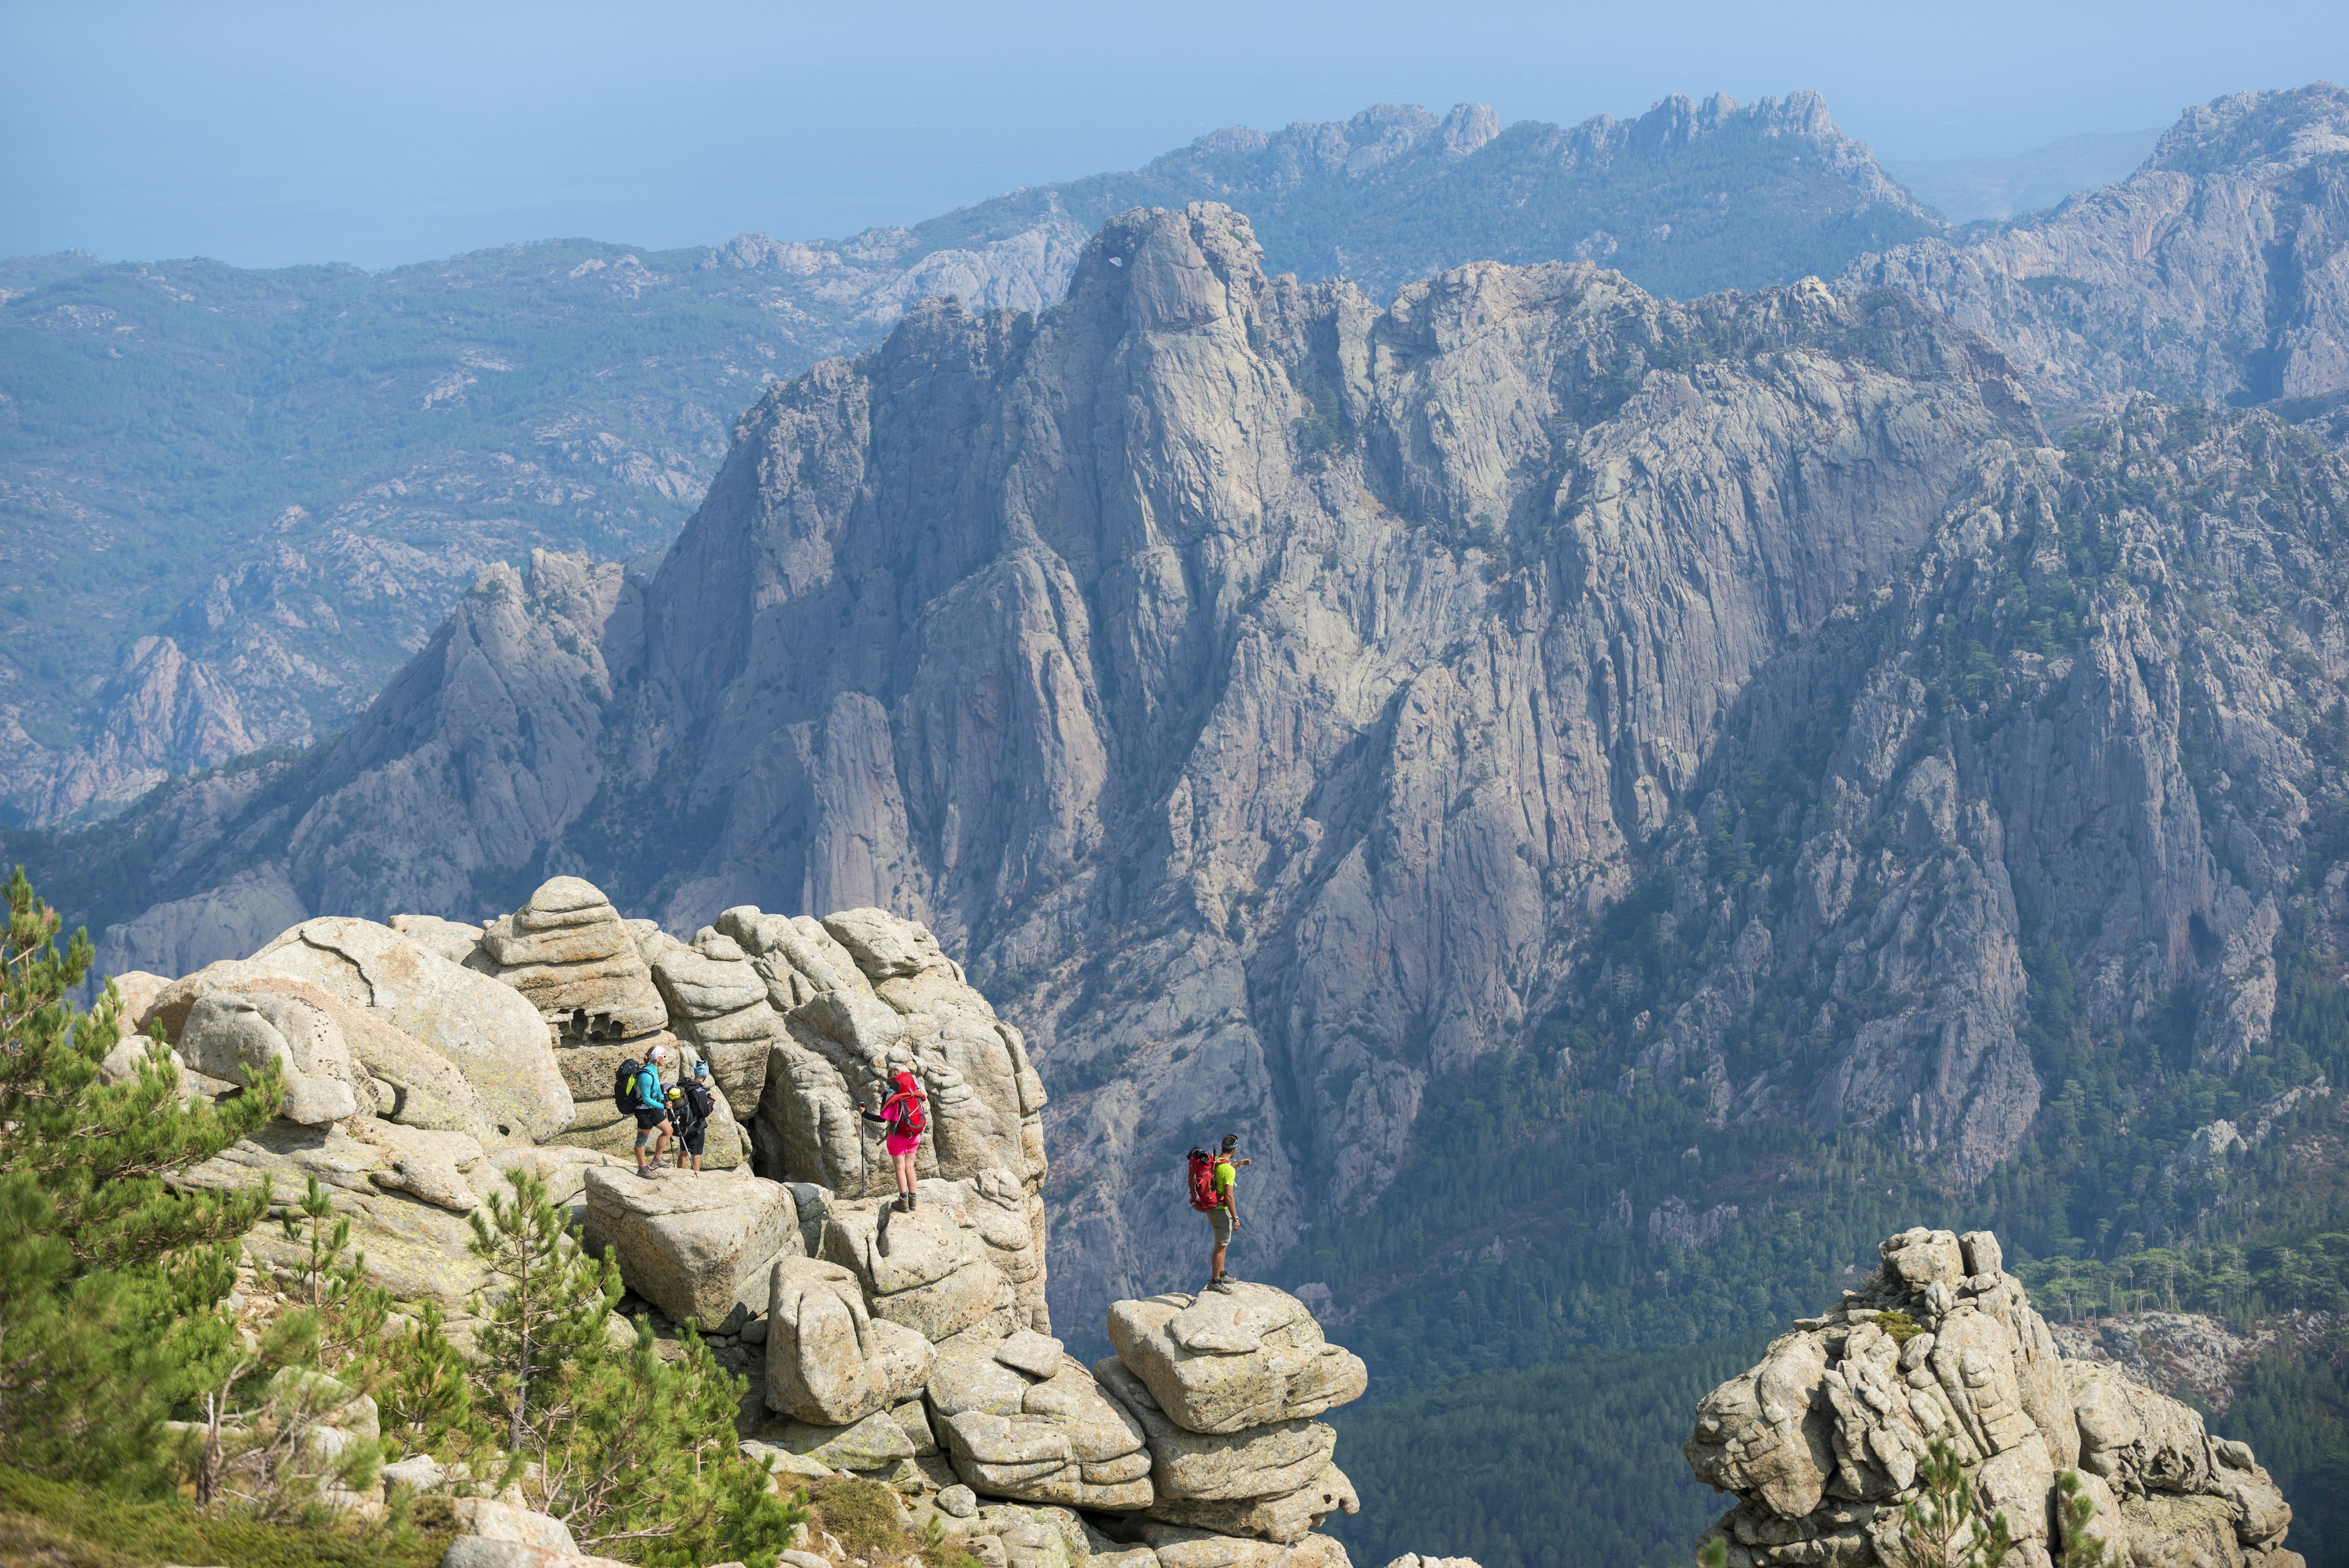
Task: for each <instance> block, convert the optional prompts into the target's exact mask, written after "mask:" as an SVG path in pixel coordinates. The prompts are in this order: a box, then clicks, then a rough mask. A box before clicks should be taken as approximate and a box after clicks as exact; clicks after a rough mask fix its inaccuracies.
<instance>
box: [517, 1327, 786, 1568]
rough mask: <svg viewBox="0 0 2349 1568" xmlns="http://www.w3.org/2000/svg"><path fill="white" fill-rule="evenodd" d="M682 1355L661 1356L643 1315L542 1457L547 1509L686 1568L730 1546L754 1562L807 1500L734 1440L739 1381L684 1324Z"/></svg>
mask: <svg viewBox="0 0 2349 1568" xmlns="http://www.w3.org/2000/svg"><path fill="white" fill-rule="evenodd" d="M682 1345H683V1348H684V1354H683V1355H681V1356H679V1357H678V1359H677V1360H675V1361H673V1362H672V1361H664V1360H663V1359H662V1358H661V1355H660V1351H659V1342H658V1341H657V1340H656V1339H655V1338H654V1337H653V1334H652V1331H651V1330H650V1329H649V1328H648V1327H647V1326H646V1325H645V1324H642V1323H639V1324H637V1326H636V1343H635V1344H634V1345H631V1346H630V1347H629V1348H628V1350H627V1351H626V1354H624V1355H614V1356H608V1357H605V1359H604V1360H603V1362H602V1364H601V1365H600V1366H596V1367H595V1369H594V1371H593V1372H592V1373H591V1374H590V1375H589V1376H587V1378H586V1379H585V1386H584V1387H582V1388H581V1389H580V1391H579V1394H578V1396H577V1402H576V1407H577V1416H576V1418H575V1419H574V1420H573V1421H572V1422H571V1423H570V1425H569V1428H568V1430H567V1431H566V1432H565V1433H564V1441H562V1442H561V1443H560V1444H559V1445H551V1446H550V1448H549V1449H548V1450H547V1452H546V1454H545V1456H544V1469H543V1483H542V1484H543V1485H544V1486H545V1488H546V1489H547V1491H548V1494H549V1495H548V1503H549V1507H550V1511H557V1512H561V1513H562V1514H563V1515H564V1517H565V1518H566V1519H567V1520H568V1521H569V1522H570V1524H571V1529H572V1533H573V1534H574V1536H575V1537H576V1538H577V1539H578V1541H579V1543H580V1545H581V1546H582V1547H583V1548H585V1549H586V1550H588V1551H590V1552H602V1553H607V1554H608V1553H611V1552H628V1553H629V1554H631V1555H633V1556H635V1557H636V1558H637V1559H638V1560H639V1561H641V1562H644V1563H650V1564H657V1565H667V1564H675V1565H677V1568H691V1565H692V1564H694V1563H706V1562H709V1560H710V1559H712V1558H716V1557H733V1558H737V1559H740V1561H742V1562H744V1563H750V1564H751V1565H752V1568H758V1565H759V1564H761V1563H772V1562H773V1561H774V1554H775V1553H776V1552H781V1550H782V1549H784V1548H785V1547H788V1546H789V1545H790V1544H791V1537H792V1526H794V1525H796V1524H798V1523H799V1522H800V1521H801V1520H802V1519H803V1518H804V1517H805V1516H806V1515H805V1511H803V1510H802V1509H801V1508H799V1507H797V1506H796V1505H795V1504H794V1503H792V1502H791V1501H786V1500H785V1499H784V1498H783V1497H782V1496H781V1495H780V1494H779V1493H778V1492H777V1491H775V1490H771V1488H772V1483H771V1480H769V1476H768V1472H767V1469H766V1467H765V1466H764V1465H761V1464H755V1463H752V1462H751V1461H750V1460H749V1459H745V1458H744V1457H743V1456H742V1454H741V1452H740V1448H739V1446H738V1445H737V1443H736V1441H735V1429H734V1414H735V1411H736V1409H737V1407H738V1406H739V1402H740V1398H741V1396H742V1389H743V1382H742V1380H741V1379H740V1378H737V1377H731V1376H728V1375H727V1374H726V1372H725V1371H724V1370H722V1369H721V1368H720V1367H719V1365H718V1363H717V1362H716V1361H715V1360H713V1359H712V1358H711V1356H710V1354H709V1346H708V1345H704V1344H703V1343H702V1342H701V1337H700V1335H698V1334H696V1333H694V1331H693V1329H692V1327H691V1326H690V1325H688V1326H687V1327H686V1328H685V1329H684V1331H683V1338H682Z"/></svg>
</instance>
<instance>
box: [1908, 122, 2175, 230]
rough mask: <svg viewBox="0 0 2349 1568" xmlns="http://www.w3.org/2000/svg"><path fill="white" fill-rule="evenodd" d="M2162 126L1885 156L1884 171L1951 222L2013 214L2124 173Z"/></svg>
mask: <svg viewBox="0 0 2349 1568" xmlns="http://www.w3.org/2000/svg"><path fill="white" fill-rule="evenodd" d="M2161 130H2162V128H2161V127H2160V126H2158V125H2157V126H2152V127H2149V128H2147V130H2117V131H2092V132H2090V133H2088V134H2086V135H2084V136H2066V137H2064V138H2061V139H2060V140H2054V141H2051V142H2048V143H2047V144H2046V145H2045V146H2044V147H2034V148H2033V149H2032V150H2031V151H2028V152H2018V153H2016V154H2015V155H2014V156H2013V157H2012V158H1928V159H1909V160H1899V161H1894V160H1888V161H1886V162H1885V164H1884V169H1885V171H1886V172H1887V173H1889V174H1890V175H1891V176H1892V177H1893V178H1894V179H1896V180H1898V181H1899V182H1901V183H1902V184H1903V185H1906V186H1908V187H1909V194H1911V195H1913V196H1915V197H1916V198H1917V200H1919V201H1920V202H1924V203H1925V204H1926V205H1927V206H1929V207H1931V208H1933V209H1934V210H1935V211H1937V212H1939V213H1940V214H1941V216H1943V217H1945V218H1947V219H1949V220H1950V222H1951V223H1973V222H1975V221H1976V220H1978V219H1982V218H2013V217H2017V216H2019V215H2021V214H2022V213H2036V212H2039V211H2041V210H2043V209H2044V208H2048V207H2052V206H2054V205H2055V204H2056V203H2057V202H2061V201H2062V200H2063V199H2064V197H2066V196H2068V195H2070V194H2071V193H2072V192H2075V191H2094V190H2097V189H2099V188H2101V187H2103V186H2106V185H2110V184H2113V183H2114V182H2116V181H2121V180H2126V179H2127V178H2128V177H2129V174H2130V172H2131V171H2134V170H2135V169H2136V168H2137V165H2138V164H2140V163H2142V162H2144V161H2145V159H2146V155H2147V153H2149V152H2151V151H2153V144H2154V143H2155V142H2157V141H2159V140H2161Z"/></svg>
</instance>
